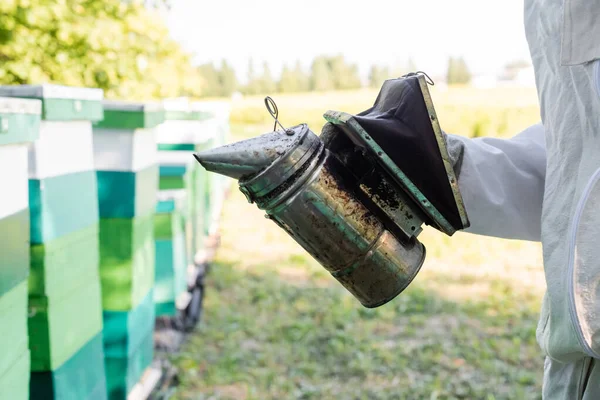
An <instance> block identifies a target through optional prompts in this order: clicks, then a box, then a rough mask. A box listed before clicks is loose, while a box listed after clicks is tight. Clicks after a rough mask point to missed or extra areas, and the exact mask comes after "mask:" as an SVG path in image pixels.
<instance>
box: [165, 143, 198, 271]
mask: <svg viewBox="0 0 600 400" xmlns="http://www.w3.org/2000/svg"><path fill="white" fill-rule="evenodd" d="M190 157H191V159H190ZM158 159H159V164H160V183H159V189H160V191H170V190H184V191H185V193H186V199H187V200H186V206H185V209H184V211H183V213H182V214H183V218H184V231H185V242H186V254H187V256H188V259H187V263H188V264H193V263H194V256H195V253H196V251H197V250H196V249H195V246H194V228H195V224H197V223H198V218H199V217H201V216H200V215H198V214H197V213H195V210H196V208H195V207H194V204H193V200H194V182H195V173H196V167H195V166H194V163H195V162H196V161H195V160H194V158H193V156H191V153H189V154H188V152H180V151H159V153H158Z"/></svg>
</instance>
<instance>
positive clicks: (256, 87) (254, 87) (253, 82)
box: [242, 58, 260, 95]
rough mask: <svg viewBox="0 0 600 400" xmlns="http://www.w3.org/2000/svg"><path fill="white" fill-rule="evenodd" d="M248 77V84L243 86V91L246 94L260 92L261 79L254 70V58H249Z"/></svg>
mask: <svg viewBox="0 0 600 400" xmlns="http://www.w3.org/2000/svg"><path fill="white" fill-rule="evenodd" d="M247 77H248V78H247V82H246V86H244V87H243V88H242V93H244V94H246V95H254V94H258V93H260V81H259V78H258V76H256V72H255V71H254V61H253V60H252V58H250V59H249V60H248V70H247Z"/></svg>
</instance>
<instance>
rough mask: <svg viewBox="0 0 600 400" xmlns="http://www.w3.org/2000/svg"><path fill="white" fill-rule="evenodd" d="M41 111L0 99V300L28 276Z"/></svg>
mask: <svg viewBox="0 0 600 400" xmlns="http://www.w3.org/2000/svg"><path fill="white" fill-rule="evenodd" d="M41 107H42V104H41V102H40V101H39V100H22V99H12V98H0V193H1V195H0V197H1V199H2V200H1V201H0V254H1V255H2V256H1V257H0V299H1V298H2V296H3V295H4V294H5V293H7V292H8V291H10V290H11V289H13V288H14V287H15V286H16V285H18V284H20V283H21V282H23V281H24V280H25V279H27V276H28V273H29V240H30V236H29V229H30V228H29V223H30V222H29V221H30V220H29V198H28V150H27V148H28V145H29V143H30V142H32V141H34V140H36V139H37V138H38V135H39V128H40V113H41ZM155 201H156V200H155ZM0 325H2V320H0ZM0 354H1V353H0ZM0 357H1V356H0Z"/></svg>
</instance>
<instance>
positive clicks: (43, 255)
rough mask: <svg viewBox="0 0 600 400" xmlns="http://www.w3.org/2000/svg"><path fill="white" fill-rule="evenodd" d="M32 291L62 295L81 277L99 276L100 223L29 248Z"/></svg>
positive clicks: (37, 294) (30, 290)
mask: <svg viewBox="0 0 600 400" xmlns="http://www.w3.org/2000/svg"><path fill="white" fill-rule="evenodd" d="M30 257H31V271H30V273H29V295H30V296H48V297H53V296H57V297H61V296H62V295H63V293H65V292H69V291H70V290H71V289H73V288H75V287H77V286H78V285H79V284H80V283H81V280H82V279H86V278H88V277H90V276H92V277H94V278H95V279H98V265H99V259H100V254H99V249H98V224H97V223H95V224H93V225H90V226H88V227H87V228H83V229H80V230H78V231H76V232H71V233H69V234H67V235H64V236H61V237H59V238H57V239H55V240H52V241H50V242H47V243H44V244H32V245H31V250H30Z"/></svg>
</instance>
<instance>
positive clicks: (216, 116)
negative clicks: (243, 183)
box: [192, 102, 231, 250]
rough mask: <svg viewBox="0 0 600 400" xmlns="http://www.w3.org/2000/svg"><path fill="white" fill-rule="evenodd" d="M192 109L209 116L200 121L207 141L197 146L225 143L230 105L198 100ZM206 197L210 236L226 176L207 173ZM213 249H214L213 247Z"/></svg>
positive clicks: (226, 182)
mask: <svg viewBox="0 0 600 400" xmlns="http://www.w3.org/2000/svg"><path fill="white" fill-rule="evenodd" d="M192 109H193V110H195V111H196V112H198V113H201V114H203V115H210V116H211V117H210V118H207V119H205V120H204V121H202V123H201V125H200V126H199V130H200V132H202V135H203V136H204V137H206V138H209V141H208V142H204V144H203V145H201V147H200V148H199V149H200V150H201V149H204V148H208V147H219V146H223V145H225V143H226V141H227V138H228V136H229V114H230V106H229V104H227V103H223V102H198V103H193V104H192ZM206 179H208V180H209V183H208V187H209V188H210V190H209V192H208V197H207V199H206V200H205V217H204V220H205V221H206V223H205V225H204V233H205V235H207V236H208V237H210V238H212V237H213V236H214V235H215V234H216V233H217V231H218V226H219V219H220V215H221V208H222V206H223V200H224V197H225V189H226V186H227V185H228V184H229V183H230V182H231V180H228V178H227V177H225V176H223V175H219V174H208V178H206ZM213 245H214V244H213ZM213 250H214V249H213Z"/></svg>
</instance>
